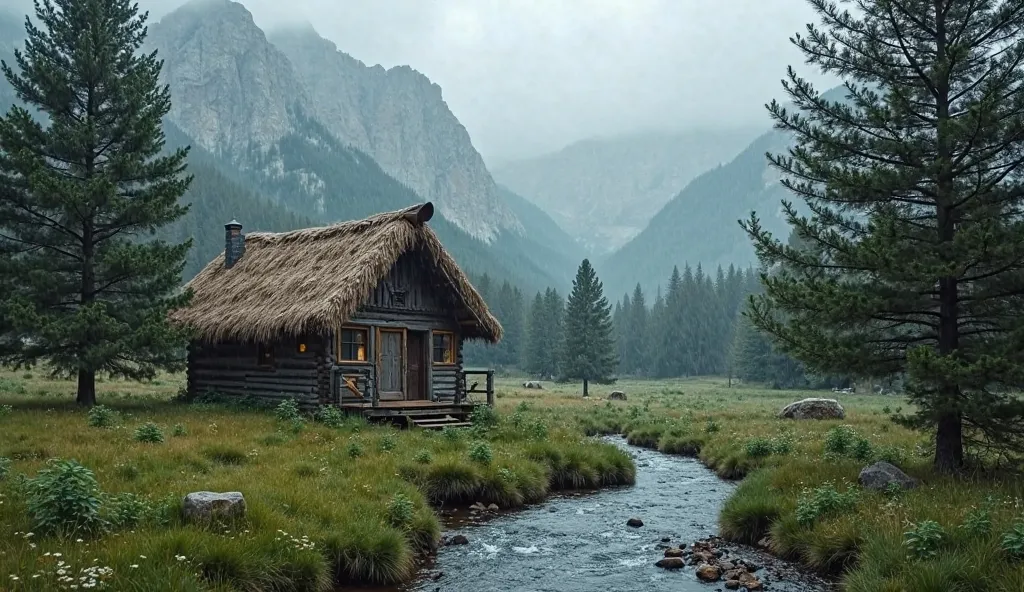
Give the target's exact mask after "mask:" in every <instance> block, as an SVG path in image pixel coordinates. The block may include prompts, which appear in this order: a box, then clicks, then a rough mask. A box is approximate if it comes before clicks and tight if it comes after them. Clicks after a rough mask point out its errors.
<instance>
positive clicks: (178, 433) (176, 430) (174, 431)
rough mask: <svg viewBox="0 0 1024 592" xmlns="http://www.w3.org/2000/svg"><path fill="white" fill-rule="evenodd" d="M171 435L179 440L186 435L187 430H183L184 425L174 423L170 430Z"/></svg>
mask: <svg viewBox="0 0 1024 592" xmlns="http://www.w3.org/2000/svg"><path fill="white" fill-rule="evenodd" d="M171 435H172V436H174V437H175V438H181V437H182V436H187V435H188V430H187V429H186V428H185V426H184V424H180V423H176V424H174V427H173V428H171Z"/></svg>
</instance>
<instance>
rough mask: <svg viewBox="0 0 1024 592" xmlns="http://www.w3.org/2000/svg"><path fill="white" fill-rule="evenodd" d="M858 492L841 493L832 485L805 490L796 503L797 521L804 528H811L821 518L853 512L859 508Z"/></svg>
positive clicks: (826, 484)
mask: <svg viewBox="0 0 1024 592" xmlns="http://www.w3.org/2000/svg"><path fill="white" fill-rule="evenodd" d="M857 501H858V494H857V490H856V489H853V488H848V489H847V490H846V491H845V492H840V491H839V490H838V489H836V487H835V485H833V484H832V483H825V484H824V485H821V486H820V487H817V488H815V489H811V490H807V489H805V490H804V491H803V493H802V494H801V495H800V498H799V499H798V500H797V503H796V519H797V522H799V523H800V524H801V525H802V526H811V525H813V524H814V523H815V522H817V521H818V520H820V519H821V518H825V517H828V516H838V515H841V514H844V513H846V512H850V511H853V509H854V508H855V507H856V506H857Z"/></svg>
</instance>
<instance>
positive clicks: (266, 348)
mask: <svg viewBox="0 0 1024 592" xmlns="http://www.w3.org/2000/svg"><path fill="white" fill-rule="evenodd" d="M256 362H257V363H258V364H259V365H260V366H273V365H274V346H272V345H266V344H263V343H261V344H259V346H258V347H257V348H256Z"/></svg>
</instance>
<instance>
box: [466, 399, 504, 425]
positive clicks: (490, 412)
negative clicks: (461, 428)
mask: <svg viewBox="0 0 1024 592" xmlns="http://www.w3.org/2000/svg"><path fill="white" fill-rule="evenodd" d="M470 421H472V422H473V425H474V426H480V427H484V428H492V427H494V426H496V425H498V413H497V412H496V411H495V410H494V407H491V406H490V405H479V406H477V407H476V408H475V409H473V415H472V416H471V417H470Z"/></svg>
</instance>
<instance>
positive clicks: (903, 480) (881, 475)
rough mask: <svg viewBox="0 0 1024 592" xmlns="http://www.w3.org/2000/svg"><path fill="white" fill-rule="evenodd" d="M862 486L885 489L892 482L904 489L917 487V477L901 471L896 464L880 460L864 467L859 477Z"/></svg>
mask: <svg viewBox="0 0 1024 592" xmlns="http://www.w3.org/2000/svg"><path fill="white" fill-rule="evenodd" d="M857 481H859V482H860V484H861V486H862V487H865V488H867V489H878V490H884V489H886V488H887V487H889V485H891V484H892V483H895V484H897V485H899V486H900V487H901V488H903V489H913V488H915V487H917V479H914V478H913V477H911V476H910V475H908V474H906V473H904V472H903V471H901V470H900V469H899V468H898V467H896V466H895V465H892V464H890V463H887V462H885V461H884V460H880V461H878V462H876V463H875V464H873V465H871V466H868V467H864V468H863V469H862V470H861V472H860V476H859V477H858V478H857Z"/></svg>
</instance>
